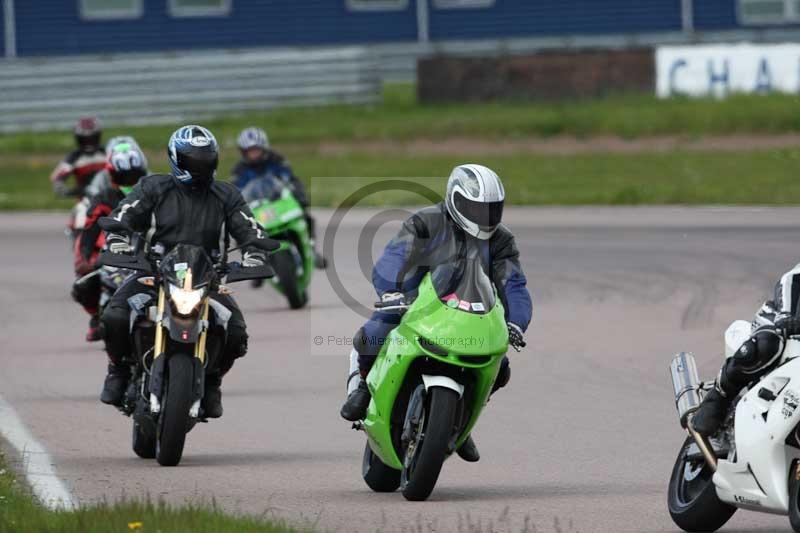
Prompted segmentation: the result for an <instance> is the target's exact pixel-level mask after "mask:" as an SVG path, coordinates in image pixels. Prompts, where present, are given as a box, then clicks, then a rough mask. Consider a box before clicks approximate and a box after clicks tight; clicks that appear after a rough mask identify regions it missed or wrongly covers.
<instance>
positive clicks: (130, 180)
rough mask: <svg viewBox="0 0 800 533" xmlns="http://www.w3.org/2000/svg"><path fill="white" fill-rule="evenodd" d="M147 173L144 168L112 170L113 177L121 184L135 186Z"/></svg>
mask: <svg viewBox="0 0 800 533" xmlns="http://www.w3.org/2000/svg"><path fill="white" fill-rule="evenodd" d="M144 175H145V170H144V169H143V168H131V169H128V170H112V171H111V179H112V180H113V181H114V183H116V184H117V185H120V186H123V185H125V186H133V185H136V184H137V183H138V182H139V180H140V179H141V178H142V177H143V176H144Z"/></svg>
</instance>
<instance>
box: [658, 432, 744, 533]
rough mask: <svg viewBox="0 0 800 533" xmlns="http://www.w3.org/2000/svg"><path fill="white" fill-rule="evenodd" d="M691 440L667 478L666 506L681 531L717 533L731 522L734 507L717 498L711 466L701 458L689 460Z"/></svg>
mask: <svg viewBox="0 0 800 533" xmlns="http://www.w3.org/2000/svg"><path fill="white" fill-rule="evenodd" d="M693 443H694V439H692V438H691V437H688V438H687V439H686V440H685V441H684V443H683V446H681V451H680V452H679V453H678V458H677V459H676V460H675V466H674V467H673V468H672V475H671V476H670V479H669V492H668V494H667V506H668V508H669V514H670V516H672V521H673V522H675V525H676V526H678V527H679V528H681V529H682V530H684V531H689V532H695V531H698V532H699V531H716V530H718V529H719V528H721V527H722V526H724V525H725V523H726V522H727V521H728V520H730V518H731V516H733V513H735V512H736V507H733V506H732V505H728V504H727V503H725V502H723V501H722V500H720V499H719V497H718V496H717V489H716V487H715V486H714V483H713V482H712V481H711V479H712V478H713V477H714V472H712V470H711V467H709V466H708V464H706V462H705V460H704V459H703V458H702V456H700V457H692V458H690V457H688V451H689V447H690V446H691V445H692V444H693Z"/></svg>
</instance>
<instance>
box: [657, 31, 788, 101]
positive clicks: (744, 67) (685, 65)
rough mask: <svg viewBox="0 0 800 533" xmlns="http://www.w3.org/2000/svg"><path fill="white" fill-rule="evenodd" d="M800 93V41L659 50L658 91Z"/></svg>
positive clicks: (663, 95) (669, 93)
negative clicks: (794, 42) (797, 42)
mask: <svg viewBox="0 0 800 533" xmlns="http://www.w3.org/2000/svg"><path fill="white" fill-rule="evenodd" d="M757 92H761V93H767V92H784V93H792V94H797V93H800V44H775V45H769V44H762V45H759V44H730V45H705V46H660V47H658V48H656V94H657V95H658V96H659V97H660V98H666V97H669V96H679V95H689V96H717V97H724V96H726V95H728V94H730V93H757Z"/></svg>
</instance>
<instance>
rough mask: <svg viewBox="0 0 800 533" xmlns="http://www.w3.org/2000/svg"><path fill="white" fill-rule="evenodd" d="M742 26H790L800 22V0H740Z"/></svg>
mask: <svg viewBox="0 0 800 533" xmlns="http://www.w3.org/2000/svg"><path fill="white" fill-rule="evenodd" d="M739 22H740V23H742V24H790V23H797V22H800V0H739Z"/></svg>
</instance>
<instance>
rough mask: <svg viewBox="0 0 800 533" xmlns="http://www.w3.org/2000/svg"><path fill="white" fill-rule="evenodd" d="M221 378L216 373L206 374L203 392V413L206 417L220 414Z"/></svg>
mask: <svg viewBox="0 0 800 533" xmlns="http://www.w3.org/2000/svg"><path fill="white" fill-rule="evenodd" d="M221 386H222V378H221V377H220V376H219V375H218V374H212V375H207V376H206V390H205V393H204V394H203V405H202V407H203V415H204V416H205V417H206V418H219V417H221V416H222V391H221V390H220V387H221Z"/></svg>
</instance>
